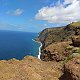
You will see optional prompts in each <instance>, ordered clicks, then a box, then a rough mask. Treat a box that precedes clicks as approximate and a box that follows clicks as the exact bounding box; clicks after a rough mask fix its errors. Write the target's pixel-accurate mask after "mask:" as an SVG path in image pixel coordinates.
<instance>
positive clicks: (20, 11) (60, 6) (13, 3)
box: [0, 0, 80, 32]
mask: <svg viewBox="0 0 80 80" xmlns="http://www.w3.org/2000/svg"><path fill="white" fill-rule="evenodd" d="M76 21H80V0H0V30H15V31H26V32H40V31H41V30H42V29H44V28H47V27H56V26H64V25H66V24H69V23H71V22H76Z"/></svg>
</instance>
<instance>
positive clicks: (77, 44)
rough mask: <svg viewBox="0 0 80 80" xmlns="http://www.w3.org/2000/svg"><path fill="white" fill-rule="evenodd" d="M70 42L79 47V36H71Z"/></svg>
mask: <svg viewBox="0 0 80 80" xmlns="http://www.w3.org/2000/svg"><path fill="white" fill-rule="evenodd" d="M72 44H73V46H75V47H80V36H74V37H72Z"/></svg>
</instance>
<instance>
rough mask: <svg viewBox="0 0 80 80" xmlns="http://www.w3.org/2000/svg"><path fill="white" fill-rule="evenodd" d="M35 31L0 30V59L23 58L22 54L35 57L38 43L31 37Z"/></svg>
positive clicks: (35, 34)
mask: <svg viewBox="0 0 80 80" xmlns="http://www.w3.org/2000/svg"><path fill="white" fill-rule="evenodd" d="M37 35H38V34H37V33H30V32H19V31H3V30H0V60H3V59H4V60H8V59H11V58H16V59H19V60H20V59H23V57H24V56H27V55H32V56H35V57H37V56H38V53H39V46H40V44H39V43H37V42H35V41H33V40H32V39H34V38H36V37H37Z"/></svg>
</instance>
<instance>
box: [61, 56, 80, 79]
mask: <svg viewBox="0 0 80 80" xmlns="http://www.w3.org/2000/svg"><path fill="white" fill-rule="evenodd" d="M60 80H80V57H76V58H73V59H72V60H70V61H68V62H67V63H66V64H65V66H64V74H63V76H62V77H61V78H60Z"/></svg>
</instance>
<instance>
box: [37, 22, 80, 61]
mask: <svg viewBox="0 0 80 80" xmlns="http://www.w3.org/2000/svg"><path fill="white" fill-rule="evenodd" d="M77 36H80V22H72V23H71V24H69V25H67V26H64V27H57V28H47V29H44V30H43V31H42V32H41V33H40V35H39V37H38V39H39V40H40V41H41V42H42V44H43V46H42V52H41V53H42V54H41V59H42V60H44V61H47V60H48V61H49V60H54V58H55V59H56V60H57V58H58V61H61V60H65V59H64V58H65V57H68V56H69V55H70V54H72V53H73V51H72V50H68V49H67V48H68V47H72V48H73V47H79V45H80V39H77V38H76V37H77ZM78 38H79V37H78ZM59 58H60V59H59Z"/></svg>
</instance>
